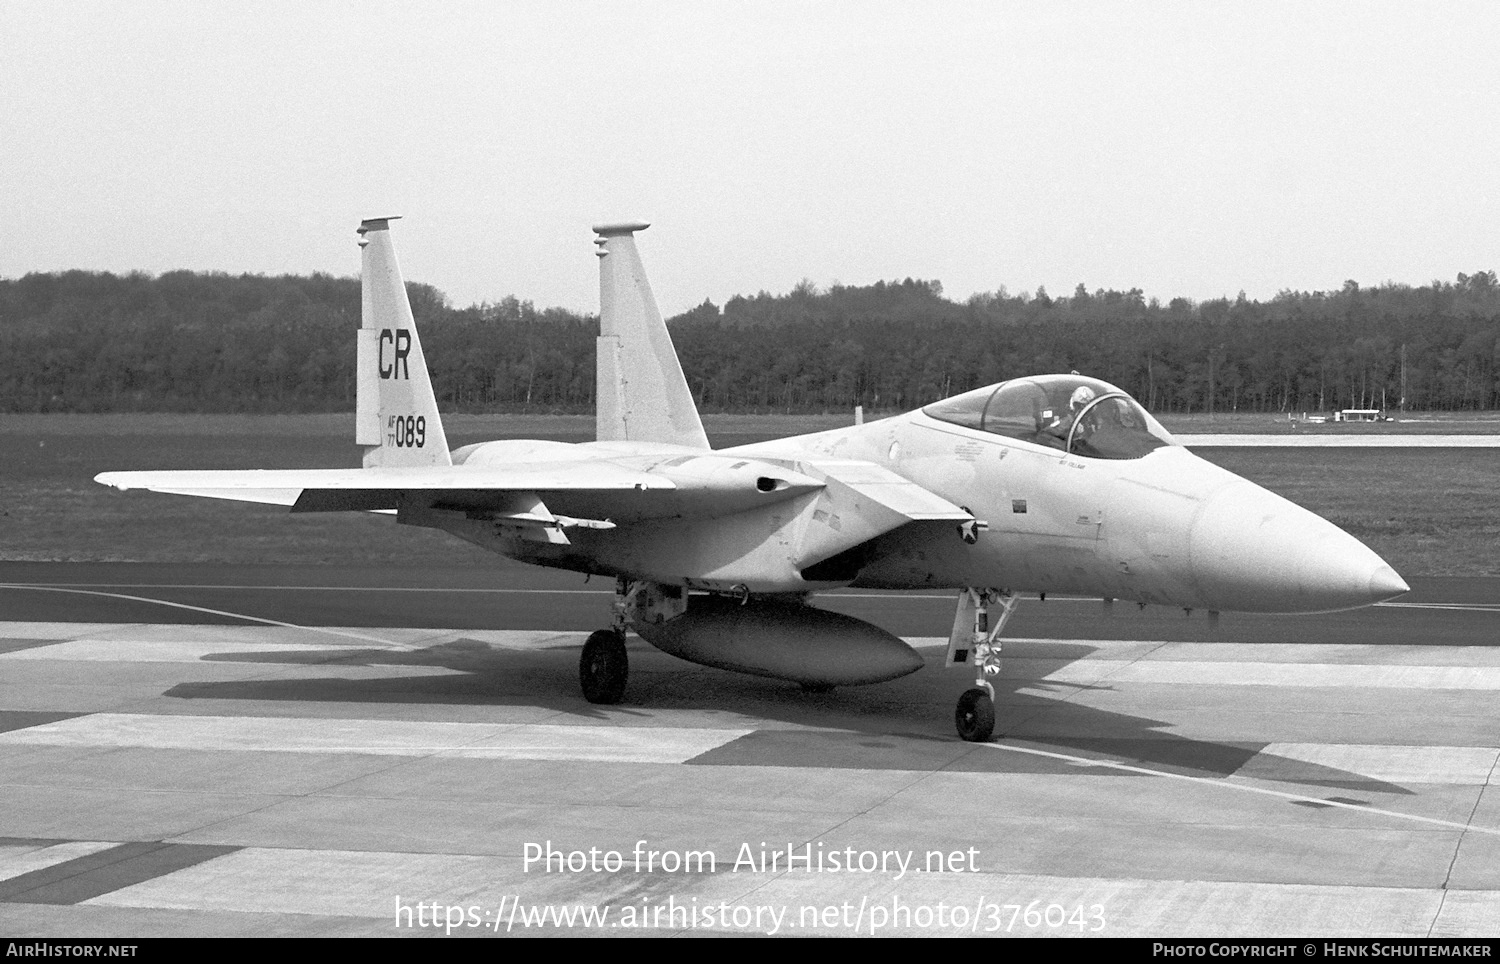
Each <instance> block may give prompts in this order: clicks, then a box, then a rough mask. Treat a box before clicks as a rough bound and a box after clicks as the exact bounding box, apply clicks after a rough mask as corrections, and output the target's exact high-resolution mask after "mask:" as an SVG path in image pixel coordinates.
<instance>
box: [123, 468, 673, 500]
mask: <svg viewBox="0 0 1500 964" xmlns="http://www.w3.org/2000/svg"><path fill="white" fill-rule="evenodd" d="M94 481H96V482H101V483H103V484H104V485H110V486H114V487H115V488H117V489H121V490H124V489H148V490H150V491H152V492H167V493H171V494H173V495H192V496H198V497H200V498H209V499H228V500H231V501H234V502H260V503H265V504H267V505H285V506H291V508H292V511H293V512H340V511H345V512H348V511H372V510H381V509H397V508H400V507H401V505H402V504H403V502H408V501H416V502H419V503H421V504H424V505H427V506H430V507H441V508H445V509H457V510H473V511H479V510H489V509H495V508H498V507H501V506H503V505H504V504H506V503H507V502H508V501H509V498H510V497H511V496H512V495H513V494H515V493H540V492H548V493H553V492H556V493H581V494H592V493H612V492H646V491H653V490H672V489H675V488H676V484H675V483H673V482H672V480H671V479H668V478H665V477H663V476H660V475H652V474H650V473H648V472H639V471H635V470H632V469H628V468H624V467H621V466H617V465H612V464H610V463H608V462H602V461H595V462H589V463H584V464H580V463H579V462H559V463H546V464H534V465H522V466H514V467H506V468H497V467H489V466H484V467H475V468H464V467H461V466H421V467H399V468H398V467H391V468H368V469H243V470H229V471H171V472H105V473H104V474H102V475H99V476H97V477H96V478H95V480H94Z"/></svg>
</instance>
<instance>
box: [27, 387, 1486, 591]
mask: <svg viewBox="0 0 1500 964" xmlns="http://www.w3.org/2000/svg"><path fill="white" fill-rule="evenodd" d="M704 421H705V423H706V425H707V428H708V431H709V435H710V436H711V438H712V439H713V440H714V443H715V444H716V445H733V444H744V443H747V442H752V441H758V440H761V439H766V438H777V437H780V436H784V435H793V434H798V433H801V432H811V431H818V430H821V429H826V428H835V427H837V426H840V425H847V424H849V422H850V419H849V418H847V417H845V416H707V417H705V419H704ZM1275 421H1276V420H1275V419H1274V418H1273V417H1271V416H1264V415H1262V416H1253V417H1252V416H1218V417H1216V418H1215V419H1214V420H1212V421H1209V420H1208V419H1207V418H1206V417H1191V418H1186V419H1184V418H1176V419H1171V420H1169V421H1168V427H1169V428H1170V429H1171V430H1173V431H1175V432H1181V433H1194V432H1209V431H1214V432H1235V431H1239V432H1257V433H1259V432H1268V431H1272V430H1273V429H1272V428H1269V427H1268V426H1271V425H1274V424H1275ZM444 424H445V427H446V428H447V430H448V433H449V442H450V444H452V445H455V446H457V445H462V444H466V443H468V442H474V441H482V440H485V439H490V438H499V437H507V436H508V437H521V438H555V439H559V440H562V441H584V440H587V439H588V438H591V437H592V433H593V418H592V417H591V416H462V415H459V416H449V417H445V418H444ZM1281 424H1282V425H1285V422H1284V420H1283V421H1282V422H1281ZM1364 428H1379V429H1384V430H1387V431H1400V432H1409V431H1416V430H1425V431H1426V432H1428V433H1436V434H1467V433H1469V432H1479V431H1486V432H1487V433H1489V434H1496V433H1500V420H1496V419H1482V418H1474V417H1469V418H1465V419H1459V418H1445V419H1428V420H1425V421H1423V422H1418V423H1411V422H1404V423H1403V422H1398V423H1384V424H1383V425H1381V426H1377V427H1364ZM352 435H353V417H352V416H351V415H348V414H343V415H287V416H248V415H24V416H5V417H4V418H3V420H0V445H3V446H4V451H5V460H4V462H3V467H0V496H3V507H0V512H3V517H0V560H6V561H53V560H57V561H80V562H82V561H141V562H202V563H210V562H226V563H285V564H317V563H325V562H335V561H337V562H341V563H355V564H373V565H398V566H464V565H485V564H490V563H492V562H493V561H494V557H493V556H491V555H489V554H487V553H485V552H482V551H480V550H478V549H475V548H473V547H470V546H468V545H467V544H465V543H463V542H460V541H459V540H457V539H453V538H451V537H449V536H446V535H443V534H441V533H437V532H432V531H428V530H422V529H412V528H405V527H403V528H400V529H398V528H397V527H396V526H395V525H394V524H393V522H392V520H391V519H389V518H385V517H374V516H368V515H362V514H329V515H322V514H316V515H302V516H298V517H295V518H293V517H289V516H288V515H287V513H286V511H285V510H284V509H280V508H276V507H270V506H256V505H248V504H243V503H230V502H215V501H211V500H204V499H189V498H181V497H176V496H166V495H155V494H151V493H138V492H129V493H121V492H116V491H114V490H112V489H107V488H105V487H104V486H101V485H98V484H97V483H95V482H94V481H93V477H94V476H95V475H96V474H98V473H99V472H104V471H109V470H129V469H189V468H205V469H207V468H334V467H340V466H354V465H357V464H358V461H359V457H358V450H357V449H356V448H355V446H354V445H353V443H352V442H351V441H350V439H351V437H352ZM1200 454H1203V455H1204V456H1205V457H1207V458H1209V459H1210V460H1211V461H1214V462H1216V463H1218V464H1219V465H1222V466H1224V467H1225V468H1227V469H1229V470H1230V471H1233V472H1236V473H1238V474H1240V475H1243V476H1245V477H1246V478H1248V479H1251V480H1252V481H1255V482H1258V483H1260V484H1261V485H1263V486H1265V487H1266V488H1268V489H1271V490H1272V491H1274V492H1278V493H1280V494H1282V495H1284V496H1286V497H1288V498H1290V499H1292V500H1293V501H1295V502H1297V503H1299V504H1301V505H1304V506H1307V507H1308V508H1310V509H1312V510H1313V511H1315V512H1317V513H1319V514H1320V515H1323V516H1325V517H1326V518H1328V519H1331V520H1332V521H1333V522H1335V523H1337V524H1338V525H1340V526H1342V527H1343V528H1345V529H1347V530H1348V531H1349V532H1351V533H1353V534H1354V535H1355V536H1357V537H1359V538H1360V539H1361V540H1363V541H1364V542H1366V543H1367V544H1368V545H1369V546H1370V547H1371V548H1373V549H1374V550H1375V551H1376V552H1378V553H1380V554H1381V555H1382V556H1384V557H1385V558H1386V560H1387V561H1389V562H1390V563H1391V564H1392V565H1393V566H1395V567H1396V569H1397V571H1399V572H1401V573H1402V574H1403V575H1406V576H1424V575H1500V498H1497V494H1496V493H1497V491H1500V449H1477V450H1476V449H1468V450H1458V449H1218V450H1205V451H1203V452H1202V453H1200Z"/></svg>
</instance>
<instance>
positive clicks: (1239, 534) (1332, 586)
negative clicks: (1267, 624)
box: [1189, 480, 1408, 612]
mask: <svg viewBox="0 0 1500 964" xmlns="http://www.w3.org/2000/svg"><path fill="white" fill-rule="evenodd" d="M1189 557H1190V559H1191V568H1192V570H1193V574H1194V578H1195V579H1196V581H1197V582H1198V585H1199V588H1200V589H1201V590H1202V591H1203V593H1204V595H1205V596H1206V597H1208V598H1211V599H1216V600H1219V601H1220V603H1219V606H1220V608H1223V609H1231V610H1239V611H1251V612H1255V611H1262V612H1330V611H1333V610H1339V609H1353V608H1355V607H1358V606H1368V605H1370V604H1371V603H1376V602H1380V601H1381V600H1383V599H1389V598H1391V597H1392V596H1397V595H1400V594H1401V593H1403V592H1406V591H1407V589H1408V587H1407V585H1406V583H1405V581H1403V580H1402V578H1401V577H1400V576H1398V575H1397V574H1396V572H1395V570H1394V569H1392V568H1391V567H1390V566H1389V565H1387V564H1386V562H1385V560H1383V559H1381V558H1380V557H1379V556H1378V555H1376V554H1375V553H1374V552H1372V551H1371V550H1370V549H1369V548H1368V547H1367V546H1365V544H1364V543H1362V542H1360V541H1359V540H1358V539H1356V538H1354V537H1353V536H1351V535H1349V534H1348V533H1347V532H1345V531H1344V530H1342V529H1340V528H1339V527H1338V526H1336V525H1334V524H1333V523H1331V522H1329V521H1328V520H1326V519H1323V518H1321V517H1319V516H1317V515H1314V514H1313V513H1311V512H1309V511H1307V510H1306V509H1304V508H1302V507H1301V506H1298V505H1294V504H1293V503H1291V502H1288V501H1287V500H1286V499H1283V498H1281V497H1280V496H1278V495H1275V494H1274V493H1271V492H1268V491H1266V490H1265V489H1262V488H1261V487H1260V486H1257V485H1255V484H1253V483H1250V482H1246V481H1244V480H1239V481H1238V482H1237V483H1236V484H1233V485H1228V486H1225V487H1224V488H1223V489H1221V490H1219V491H1218V492H1216V493H1215V494H1214V495H1213V496H1212V497H1211V498H1210V499H1209V500H1208V501H1207V503H1205V504H1204V506H1203V509H1202V511H1201V512H1200V513H1199V515H1198V518H1197V519H1196V520H1195V521H1194V523H1193V525H1192V529H1191V532H1190V534H1189Z"/></svg>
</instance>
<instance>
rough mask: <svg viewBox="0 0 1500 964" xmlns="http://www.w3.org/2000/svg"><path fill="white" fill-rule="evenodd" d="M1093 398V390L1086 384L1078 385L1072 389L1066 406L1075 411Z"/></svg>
mask: <svg viewBox="0 0 1500 964" xmlns="http://www.w3.org/2000/svg"><path fill="white" fill-rule="evenodd" d="M1093 400H1094V390H1093V389H1092V388H1089V387H1088V386H1087V385H1079V386H1078V387H1077V388H1075V389H1073V397H1072V398H1070V399H1068V407H1069V408H1071V409H1073V411H1075V412H1076V411H1078V410H1079V409H1081V408H1083V407H1084V406H1085V405H1087V404H1088V403H1089V402H1092V401H1093Z"/></svg>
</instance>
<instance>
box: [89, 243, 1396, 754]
mask: <svg viewBox="0 0 1500 964" xmlns="http://www.w3.org/2000/svg"><path fill="white" fill-rule="evenodd" d="M391 220H393V219H391V218H381V219H375V220H369V221H365V222H364V223H363V224H362V225H361V226H360V229H359V234H360V237H361V241H360V244H361V246H362V248H363V254H362V295H363V310H362V325H361V327H360V329H359V331H358V340H357V343H356V351H357V361H358V389H357V402H356V416H355V418H356V424H355V441H356V443H357V444H359V445H361V446H363V447H364V459H363V462H364V465H363V467H362V468H359V469H329V470H250V471H242V470H237V471H170V472H166V471H164V472H106V473H104V474H102V475H100V476H98V481H99V482H102V483H104V484H106V485H112V486H115V487H117V488H120V489H132V488H144V489H150V490H153V491H157V492H170V493H177V494H182V495H193V496H205V497H209V498H218V499H232V500H238V501H247V502H262V503H272V504H280V505H287V506H290V507H291V511H293V512H338V511H374V512H386V513H393V514H394V515H395V517H396V521H397V522H398V523H400V524H403V525H415V526H427V527H430V528H435V529H441V530H443V531H445V532H449V533H452V534H453V535H456V536H458V537H459V538H462V539H466V540H468V541H470V542H473V543H475V544H477V545H480V546H483V547H484V548H486V549H490V550H493V551H495V552H498V553H501V554H503V555H506V556H509V557H511V558H514V559H519V560H522V561H524V562H529V563H535V564H537V565H543V566H553V567H557V568H561V569H567V570H573V571H575V572H580V573H589V574H593V575H601V576H612V577H614V578H615V580H616V592H615V603H614V609H613V612H614V616H613V620H612V624H611V625H610V626H608V627H606V628H601V629H600V630H599V631H598V632H595V633H594V634H593V635H591V636H589V638H588V640H587V642H585V643H584V646H583V652H582V656H581V659H580V663H579V678H580V682H581V683H582V688H583V694H584V697H585V698H586V699H587V700H589V701H590V702H593V703H605V704H607V703H616V702H619V701H620V700H621V699H622V698H623V696H624V694H625V688H626V681H627V673H628V665H627V656H626V648H625V633H626V631H627V630H633V631H634V632H635V633H637V634H638V635H639V636H640V637H641V638H643V639H645V640H646V641H647V642H649V643H651V644H652V645H654V646H656V647H657V648H659V649H662V650H664V651H666V652H668V653H671V654H673V655H675V656H679V657H681V658H683V659H686V660H690V661H693V662H697V663H701V664H705V665H709V666H716V667H721V668H724V669H729V670H735V671H738V672H742V673H751V674H756V675H761V676H769V677H776V678H782V679H787V680H793V681H796V682H798V683H801V684H803V685H804V686H806V687H808V688H811V689H822V688H827V687H832V686H839V685H853V684H861V683H873V682H878V681H883V680H890V679H895V678H897V677H899V676H902V675H904V674H907V673H911V672H914V671H915V670H917V669H919V668H921V666H922V665H923V660H922V657H921V656H920V655H919V654H918V653H917V652H916V651H915V650H913V649H912V648H911V647H909V646H908V645H907V644H906V643H905V642H903V641H902V640H901V639H899V638H897V637H896V636H894V635H892V634H890V633H888V632H886V631H885V630H883V629H881V628H879V627H877V626H874V625H871V624H869V623H866V622H862V621H860V620H857V619H854V618H851V617H848V616H844V615H840V614H837V613H832V612H829V611H826V610H823V609H819V608H817V607H816V606H815V605H814V604H813V602H812V600H813V598H814V595H815V594H816V593H817V592H819V591H824V590H829V589H835V588H840V587H846V586H853V587H871V588H880V589H923V590H931V589H934V588H945V589H952V590H956V595H957V605H956V608H955V614H954V621H953V625H952V629H951V632H950V636H949V645H948V654H947V659H946V662H947V664H948V665H950V666H967V667H970V668H971V670H972V671H973V673H974V676H975V683H974V686H973V687H972V688H970V689H968V690H967V691H966V692H964V693H963V695H962V696H961V697H960V699H959V701H958V706H957V709H956V712H955V723H956V726H957V729H958V732H959V735H960V736H961V737H962V738H963V739H965V740H971V741H983V740H988V739H989V738H990V736H991V734H992V731H993V728H994V719H995V715H994V702H993V700H994V689H993V687H992V685H991V683H990V679H991V678H992V677H993V676H995V675H996V674H998V672H999V668H1000V642H999V639H1000V633H1001V631H1002V630H1003V628H1004V625H1005V622H1006V620H1007V619H1008V618H1009V616H1010V615H1011V613H1012V612H1014V610H1015V607H1016V603H1017V600H1018V595H1017V594H1018V593H1021V592H1033V593H1041V594H1045V593H1049V592H1050V593H1075V594H1086V595H1091V596H1098V597H1103V598H1110V599H1120V600H1132V601H1136V602H1139V603H1141V604H1143V605H1144V604H1151V603H1154V604H1160V605H1165V606H1177V607H1183V608H1186V609H1206V610H1209V611H1210V612H1218V611H1221V610H1228V611H1249V612H1287V613H1290V612H1319V611H1331V610H1339V609H1347V608H1353V607H1358V606H1365V605H1369V604H1371V603H1375V602H1378V601H1380V600H1383V599H1388V598H1390V597H1392V596H1395V595H1398V594H1400V593H1403V592H1405V591H1406V590H1407V586H1406V583H1405V582H1403V581H1402V580H1401V577H1400V576H1398V575H1397V574H1396V573H1395V572H1394V571H1393V570H1392V569H1391V567H1390V566H1388V565H1386V564H1385V562H1384V561H1382V560H1381V559H1380V558H1379V557H1378V556H1377V555H1376V554H1375V553H1373V552H1371V551H1370V550H1369V549H1368V548H1366V547H1365V546H1364V545H1362V544H1361V543H1360V542H1358V541H1357V540H1355V539H1354V538H1353V537H1351V536H1349V535H1348V534H1346V533H1345V532H1343V531H1342V530H1340V529H1338V528H1337V527H1335V526H1334V525H1332V524H1331V523H1329V522H1327V521H1325V520H1323V519H1321V518H1319V517H1318V516H1316V515H1314V514H1313V513H1311V512H1308V511H1307V510H1305V509H1302V508H1299V507H1298V506H1296V505H1293V504H1292V503H1291V502H1288V501H1287V500H1285V499H1283V498H1281V497H1279V496H1276V495H1273V494H1272V493H1270V492H1268V491H1266V490H1265V489H1262V488H1260V487H1258V486H1256V485H1254V484H1252V483H1250V482H1248V481H1246V480H1244V479H1241V478H1239V477H1238V476H1236V475H1234V474H1232V473H1230V472H1227V471H1225V470H1224V469H1221V468H1218V467H1216V466H1214V465H1212V464H1210V463H1208V462H1206V461H1204V460H1203V459H1200V458H1198V457H1197V456H1195V455H1193V454H1192V453H1190V452H1189V451H1187V450H1186V449H1185V448H1183V447H1182V446H1181V445H1179V444H1178V443H1177V442H1176V441H1175V440H1174V439H1173V438H1172V436H1171V435H1170V434H1169V433H1168V432H1167V431H1166V430H1165V429H1164V428H1162V426H1161V425H1160V424H1159V423H1158V422H1157V421H1156V419H1154V418H1152V417H1151V415H1150V414H1149V413H1147V412H1146V411H1145V410H1144V409H1143V408H1142V407H1141V406H1140V405H1139V404H1138V403H1137V402H1136V401H1135V400H1134V399H1133V398H1131V397H1130V396H1129V395H1128V394H1126V393H1125V392H1123V391H1121V390H1120V389H1118V388H1116V387H1114V386H1113V385H1109V384H1106V383H1105V382H1102V381H1099V380H1097V379H1093V378H1088V377H1086V376H1082V375H1078V374H1065V375H1064V374H1051V375H1038V376H1035V377H1030V378H1017V379H1013V380H1010V381H1006V382H1002V383H1000V384H996V385H989V386H986V387H984V388H980V389H977V390H975V391H971V392H968V393H965V394H962V395H958V396H956V397H953V398H949V399H946V400H943V401H937V402H934V403H933V404H931V405H928V406H926V407H925V408H923V409H921V410H919V411H915V412H910V413H908V414H905V415H898V416H895V417H893V418H886V419H882V420H879V421H873V422H869V423H866V424H860V425H855V426H851V427H848V428H842V429H837V430H834V431H828V432H820V433H817V434H813V435H804V436H799V437H795V438H788V439H783V440H781V441H776V442H765V443H759V444H755V445H745V446H739V447H736V448H729V449H721V450H714V449H712V448H711V447H710V446H709V443H708V438H707V436H706V435H705V434H704V431H703V424H702V422H701V420H700V419H699V417H698V412H697V409H696V407H695V406H694V404H693V399H692V395H691V393H690V391H689V389H688V385H687V381H686V379H685V378H684V377H683V373H682V368H681V366H680V365H679V363H678V360H677V355H676V352H675V350H674V349H673V346H672V340H671V337H670V335H669V333H668V331H667V327H666V325H665V324H664V322H663V320H662V317H661V313H660V311H659V310H658V309H657V306H656V301H655V298H654V297H653V296H652V293H651V288H650V286H649V284H648V283H647V280H646V274H645V270H644V268H643V266H642V263H641V259H640V255H639V253H638V251H637V248H636V241H635V234H636V233H637V232H638V231H641V230H643V229H644V228H645V227H646V225H645V224H608V225H603V226H600V227H596V228H595V229H594V230H595V232H596V233H597V235H598V238H597V240H596V242H595V243H596V244H597V245H598V252H597V253H598V255H599V258H600V285H599V291H600V329H601V330H600V335H599V338H598V343H597V344H598V368H597V379H598V383H597V398H598V411H597V441H594V442H588V443H582V444H566V443H561V442H551V441H516V440H507V441H495V442H486V443H482V444H478V445H467V446H464V447H462V448H459V449H456V450H453V451H450V450H449V448H448V444H447V439H446V436H445V435H444V432H443V424H442V419H441V417H440V415H439V413H438V409H437V404H436V401H435V398H434V395H433V389H432V384H431V381H430V379H429V375H428V368H427V363H426V360H425V359H424V357H423V354H422V343H421V340H420V338H419V337H418V334H417V326H416V323H415V321H414V319H413V318H412V313H411V307H410V305H409V303H408V301H407V296H406V288H405V285H404V283H403V281H402V277H401V272H400V269H399V267H398V265H397V261H396V254H395V249H394V247H393V246H392V242H391V231H390V221H391Z"/></svg>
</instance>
